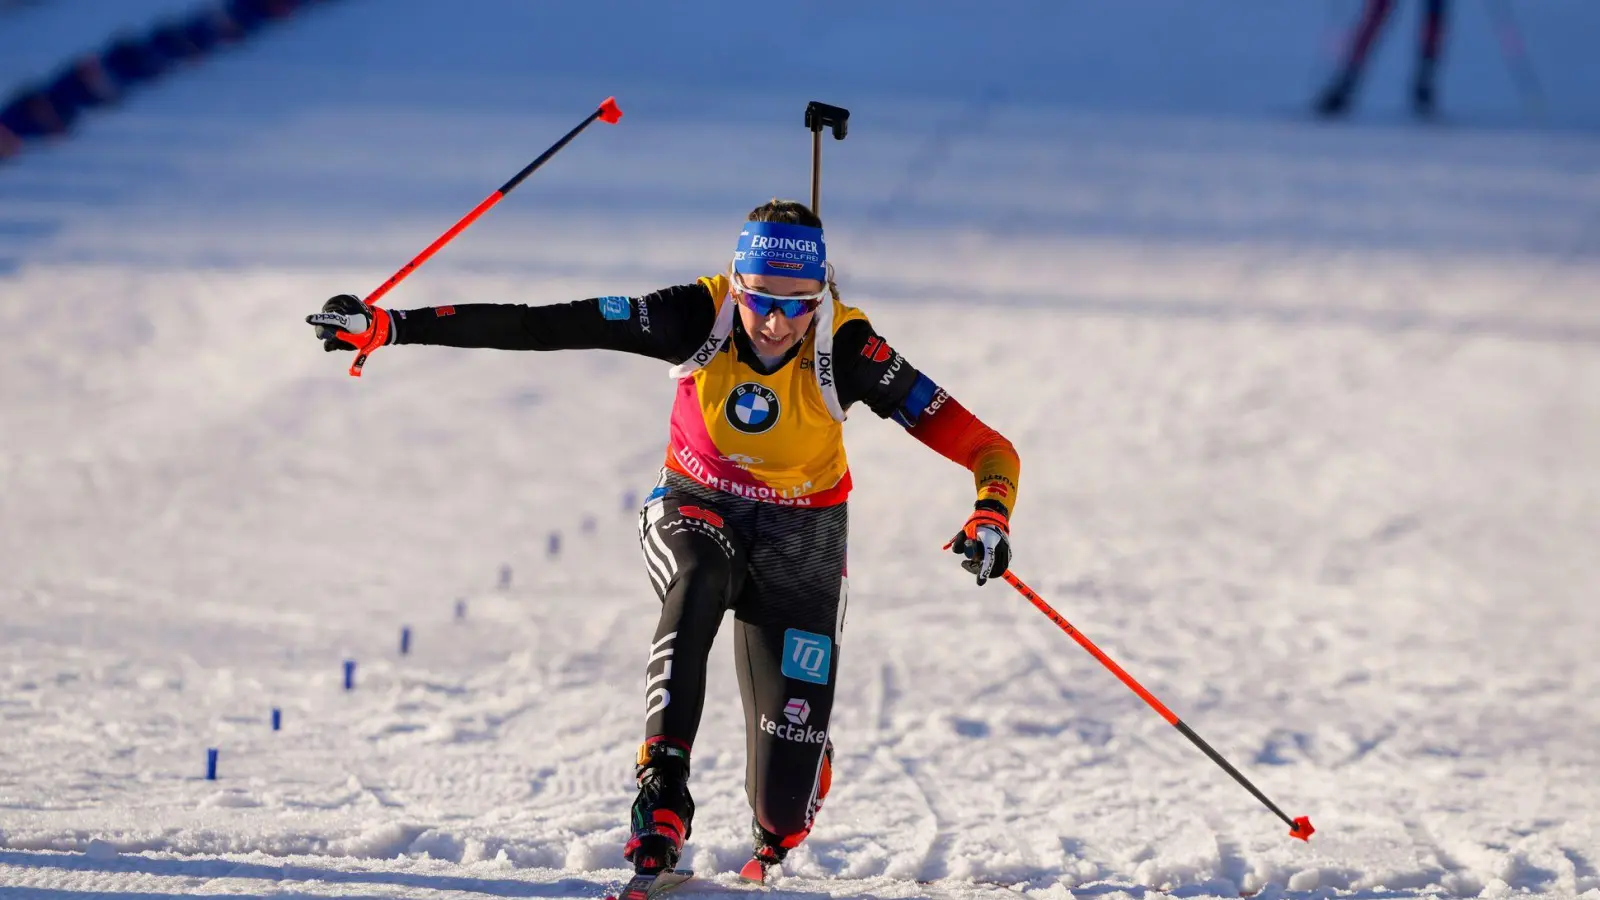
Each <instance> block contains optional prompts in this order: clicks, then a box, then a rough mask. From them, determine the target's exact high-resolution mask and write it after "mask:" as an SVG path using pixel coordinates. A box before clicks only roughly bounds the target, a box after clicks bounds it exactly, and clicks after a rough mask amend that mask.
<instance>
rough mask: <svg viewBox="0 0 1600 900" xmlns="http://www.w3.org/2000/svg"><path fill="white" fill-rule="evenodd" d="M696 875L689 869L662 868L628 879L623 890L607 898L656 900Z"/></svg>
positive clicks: (607, 899)
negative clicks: (655, 899)
mask: <svg viewBox="0 0 1600 900" xmlns="http://www.w3.org/2000/svg"><path fill="white" fill-rule="evenodd" d="M693 877H694V872H692V871H690V870H688V869H662V870H661V871H659V872H651V873H649V874H642V873H641V874H639V875H635V876H633V878H631V879H629V880H628V883H627V884H626V885H624V886H623V888H622V890H620V891H618V892H616V893H615V894H607V895H606V900H654V898H655V897H659V896H661V895H662V894H665V893H666V892H667V891H670V890H672V889H673V888H675V887H677V886H678V885H680V884H683V883H684V882H685V881H688V880H689V879H691V878H693Z"/></svg>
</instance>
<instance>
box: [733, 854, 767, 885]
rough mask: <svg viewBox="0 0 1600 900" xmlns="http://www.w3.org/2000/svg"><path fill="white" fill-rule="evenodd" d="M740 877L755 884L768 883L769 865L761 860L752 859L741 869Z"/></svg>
mask: <svg viewBox="0 0 1600 900" xmlns="http://www.w3.org/2000/svg"><path fill="white" fill-rule="evenodd" d="M739 877H740V878H743V879H744V880H745V881H749V882H752V883H754V884H766V882H767V867H766V866H764V865H762V864H761V860H759V859H752V860H750V861H749V862H747V863H745V864H744V868H742V869H740V870H739Z"/></svg>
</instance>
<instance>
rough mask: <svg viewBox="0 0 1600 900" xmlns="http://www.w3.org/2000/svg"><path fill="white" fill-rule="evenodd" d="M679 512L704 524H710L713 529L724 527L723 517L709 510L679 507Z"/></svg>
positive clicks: (696, 507) (695, 507)
mask: <svg viewBox="0 0 1600 900" xmlns="http://www.w3.org/2000/svg"><path fill="white" fill-rule="evenodd" d="M678 512H681V513H683V514H684V515H686V516H688V517H689V518H691V519H699V520H701V521H702V522H709V523H710V524H711V525H712V527H715V528H721V527H722V526H723V519H722V517H721V516H719V515H717V514H716V513H714V512H712V511H711V510H709V509H701V508H700V507H698V506H680V507H678Z"/></svg>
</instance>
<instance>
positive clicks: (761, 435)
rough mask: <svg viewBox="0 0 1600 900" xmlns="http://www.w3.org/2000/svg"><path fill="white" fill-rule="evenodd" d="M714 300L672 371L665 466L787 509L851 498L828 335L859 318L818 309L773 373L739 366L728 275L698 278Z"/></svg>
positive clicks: (848, 311) (831, 305) (834, 308)
mask: <svg viewBox="0 0 1600 900" xmlns="http://www.w3.org/2000/svg"><path fill="white" fill-rule="evenodd" d="M700 283H701V284H703V285H705V286H706V288H707V289H708V290H709V291H710V292H711V296H712V298H713V301H714V302H715V303H716V319H715V321H714V322H713V323H712V326H711V334H709V335H708V336H707V337H706V339H705V341H703V342H702V343H701V344H700V347H699V348H698V349H697V350H696V351H695V352H694V354H693V355H692V356H690V357H689V359H687V360H685V361H684V362H683V363H682V364H681V365H677V366H673V367H672V371H671V375H672V377H673V378H675V379H677V381H678V394H677V397H676V399H675V400H674V401H673V405H672V437H671V442H670V443H669V444H668V447H667V468H669V469H672V470H674V471H676V472H680V473H682V474H684V475H687V476H689V477H690V478H693V479H694V480H696V481H698V482H700V483H701V484H704V485H706V486H708V487H712V488H715V489H717V490H719V491H724V492H726V493H729V494H732V495H734V496H736V497H746V498H749V499H751V500H760V501H764V502H767V503H778V504H783V505H786V506H832V505H835V504H838V503H843V502H844V500H845V498H846V497H847V496H848V495H849V493H850V464H849V463H848V462H847V461H846V459H845V454H844V429H843V427H842V425H843V423H844V417H845V414H844V408H843V407H842V406H840V405H839V392H838V389H837V387H836V385H835V379H834V360H833V336H834V332H835V331H836V330H837V329H838V327H839V326H840V325H843V324H844V323H845V322H849V321H851V320H853V319H865V318H866V315H865V314H864V313H862V312H861V311H860V310H858V309H855V308H853V307H849V306H845V305H844V304H842V303H840V302H839V301H837V300H829V301H826V302H824V303H823V304H822V305H821V306H818V307H817V313H816V317H815V318H814V319H813V320H812V328H811V329H810V331H809V332H807V334H806V336H805V338H804V340H803V341H802V342H801V346H800V351H799V352H798V353H797V354H795V356H794V358H793V359H791V360H790V361H789V362H788V363H786V364H785V365H784V366H783V367H782V368H780V369H779V370H778V371H776V372H774V373H773V374H771V375H763V374H761V373H760V372H757V371H756V370H755V369H753V368H751V367H750V366H748V365H746V364H744V363H742V362H740V361H739V358H738V353H737V352H736V351H735V350H734V347H733V340H732V335H733V317H734V315H735V314H736V313H737V310H735V308H734V307H735V306H736V305H737V303H736V301H735V300H733V298H731V297H729V296H728V277H727V276H726V275H715V276H711V277H707V278H701V279H700Z"/></svg>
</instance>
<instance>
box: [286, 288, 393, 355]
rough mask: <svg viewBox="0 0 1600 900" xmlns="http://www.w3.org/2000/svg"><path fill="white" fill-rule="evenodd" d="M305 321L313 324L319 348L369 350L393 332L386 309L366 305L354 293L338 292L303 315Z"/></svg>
mask: <svg viewBox="0 0 1600 900" xmlns="http://www.w3.org/2000/svg"><path fill="white" fill-rule="evenodd" d="M306 322H307V323H308V324H310V325H315V326H316V328H317V339H318V340H320V341H322V349H323V350H327V351H333V350H360V351H362V352H363V353H371V352H372V351H373V350H374V349H375V348H377V347H381V346H383V345H384V344H387V343H389V342H390V340H391V339H392V338H393V336H394V329H393V328H392V327H391V323H390V320H389V312H388V310H385V309H383V308H382V307H377V306H368V305H366V304H365V303H362V302H361V298H360V297H357V296H356V295H354V294H340V295H339V296H337V297H331V298H329V299H328V302H327V303H324V304H322V312H320V313H313V314H312V315H309V316H306Z"/></svg>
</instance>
